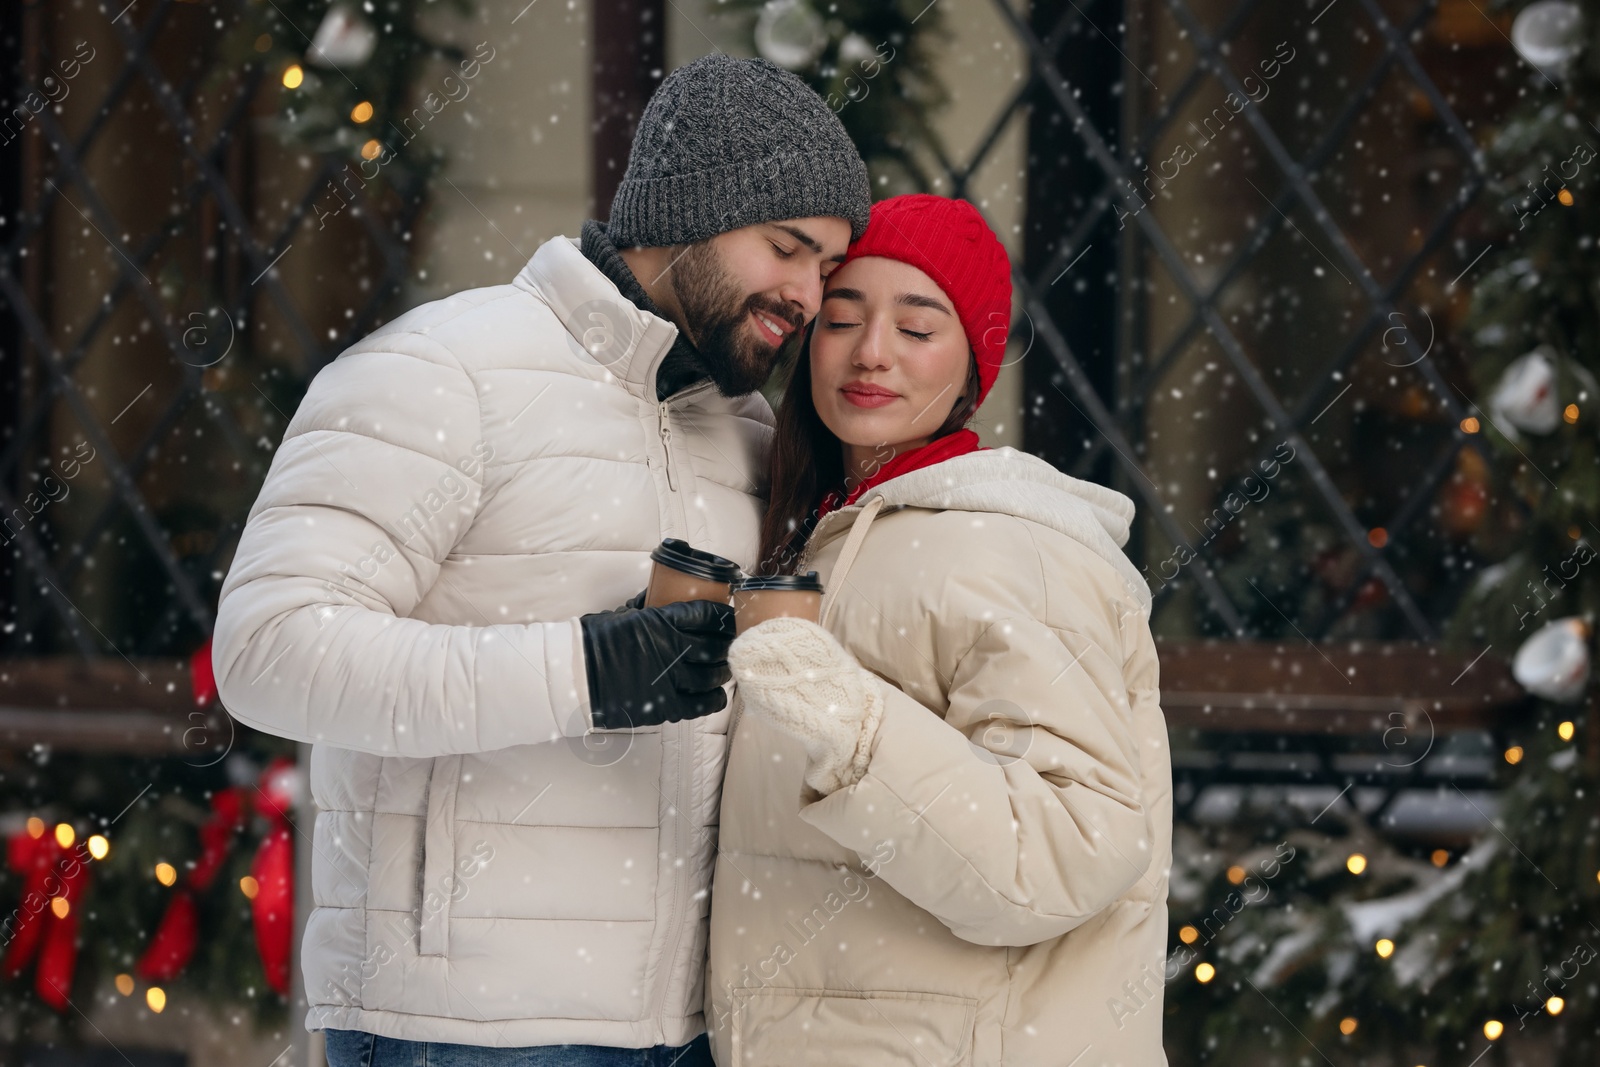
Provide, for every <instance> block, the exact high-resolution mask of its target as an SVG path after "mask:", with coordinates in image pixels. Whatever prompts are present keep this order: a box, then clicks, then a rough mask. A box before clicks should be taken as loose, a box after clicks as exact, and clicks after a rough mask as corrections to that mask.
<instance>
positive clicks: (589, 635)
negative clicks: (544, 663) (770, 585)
mask: <svg viewBox="0 0 1600 1067" xmlns="http://www.w3.org/2000/svg"><path fill="white" fill-rule="evenodd" d="M634 600H636V601H638V602H639V603H640V604H641V605H642V604H643V602H644V594H643V593H640V594H639V595H638V596H637V597H635V598H634ZM578 623H579V626H580V627H581V628H582V630H583V660H584V670H585V674H586V676H587V678H588V682H589V705H590V708H591V709H592V710H591V712H590V717H591V720H592V722H593V724H594V727H595V729H597V730H617V729H629V728H633V727H639V726H655V725H658V724H660V723H664V722H678V721H679V720H681V719H694V718H699V717H700V716H702V715H711V714H714V713H715V712H718V711H721V710H722V709H723V708H724V707H726V706H727V703H728V695H727V693H725V692H724V691H723V689H722V686H723V685H724V684H726V683H727V682H728V680H729V679H730V678H731V677H732V675H731V674H730V673H729V672H728V645H729V644H730V643H731V642H732V641H733V632H734V630H733V608H732V607H730V606H729V605H727V604H719V603H717V602H716V601H714V600H686V601H681V602H679V603H676V604H666V605H663V606H662V607H658V608H646V607H638V608H634V606H633V601H629V602H628V604H626V605H624V607H623V608H618V609H615V610H613V611H602V612H598V613H595V614H592V615H584V616H581V617H580V618H579V619H578Z"/></svg>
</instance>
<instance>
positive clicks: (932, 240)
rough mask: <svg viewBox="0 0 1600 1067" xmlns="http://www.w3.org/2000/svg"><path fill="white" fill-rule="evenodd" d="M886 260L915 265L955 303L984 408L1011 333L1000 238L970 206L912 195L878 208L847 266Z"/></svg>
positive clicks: (927, 195) (1008, 266) (1007, 282)
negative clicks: (872, 258) (867, 260)
mask: <svg viewBox="0 0 1600 1067" xmlns="http://www.w3.org/2000/svg"><path fill="white" fill-rule="evenodd" d="M863 256H883V257H884V258H886V259H898V260H899V261H900V262H902V263H909V264H911V265H912V266H913V267H916V268H917V269H918V270H920V271H922V272H923V273H924V274H926V275H927V276H928V277H930V278H932V279H933V280H934V281H935V282H937V283H938V285H939V288H941V289H943V290H944V292H945V295H946V296H948V297H949V298H950V299H951V300H952V301H953V302H954V303H955V305H956V316H957V317H958V318H959V319H960V320H961V328H962V329H963V330H965V331H966V334H967V343H968V344H970V345H971V346H972V352H973V355H974V356H976V357H977V362H978V380H979V381H980V382H981V383H982V386H981V387H980V388H979V390H978V403H980V404H981V403H983V398H984V397H986V396H988V395H989V387H990V386H992V385H994V380H995V379H996V378H997V377H999V375H1000V364H1001V363H1002V362H1004V361H1005V354H1006V338H1007V337H1009V336H1010V334H1011V261H1010V259H1008V258H1007V257H1006V250H1005V248H1004V247H1003V246H1002V245H1001V244H1000V239H999V238H998V237H996V236H995V235H994V231H993V230H991V229H989V224H988V223H986V222H984V221H983V216H982V215H980V214H978V209H977V208H975V207H973V206H972V205H971V204H969V203H967V202H966V201H965V200H951V199H949V198H948V197H943V196H933V195H932V194H930V193H911V194H909V195H907V196H892V197H890V198H889V199H887V200H880V201H878V202H877V203H876V204H873V205H872V217H871V220H870V221H869V222H868V223H867V232H866V233H864V234H862V235H861V239H860V240H859V241H856V242H855V243H854V244H852V245H851V246H850V250H849V251H848V252H847V253H845V257H844V261H845V262H846V263H848V262H850V261H851V260H852V259H860V258H862V257H863Z"/></svg>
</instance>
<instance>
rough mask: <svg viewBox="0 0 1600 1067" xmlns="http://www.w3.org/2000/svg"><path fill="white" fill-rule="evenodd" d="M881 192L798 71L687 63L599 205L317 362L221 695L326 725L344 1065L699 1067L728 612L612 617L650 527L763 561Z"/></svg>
mask: <svg viewBox="0 0 1600 1067" xmlns="http://www.w3.org/2000/svg"><path fill="white" fill-rule="evenodd" d="M869 200H870V193H869V187H868V182H867V174H866V168H865V166H864V165H863V164H862V162H861V158H860V156H859V155H858V154H857V152H856V150H855V148H854V146H853V145H851V143H850V141H849V138H848V137H847V136H846V135H845V132H844V128H843V127H842V126H841V125H840V123H839V121H838V119H837V117H836V116H835V115H834V114H833V113H832V112H831V111H830V110H829V109H828V108H827V107H826V106H824V104H823V103H822V101H821V100H820V99H818V98H817V96H816V95H815V94H814V93H812V92H811V91H810V90H809V89H808V88H807V87H806V86H805V85H804V84H803V83H802V82H800V81H799V80H798V79H797V78H795V77H794V76H793V75H791V74H788V73H787V72H785V71H783V70H781V69H779V68H777V67H775V66H773V65H771V64H769V63H766V62H764V61H760V60H734V59H730V58H728V57H726V56H723V55H713V56H708V57H707V58H705V59H703V60H699V61H697V62H695V63H692V64H690V65H688V66H686V67H684V68H682V69H680V70H678V71H676V72H674V73H673V74H672V75H671V76H670V77H668V78H667V79H666V80H665V81H664V82H663V83H662V84H661V86H660V88H659V89H658V91H657V92H656V94H655V96H654V97H653V98H652V100H651V102H650V104H649V106H648V107H647V108H646V110H645V112H644V114H643V116H642V118H641V120H640V125H639V130H638V134H637V136H636V138H635V140H634V144H633V150H632V153H631V155H630V158H629V161H628V169H627V172H626V174H625V176H624V179H623V182H622V185H621V187H620V188H619V189H618V191H617V196H616V199H615V201H614V202H613V203H612V206H611V213H610V218H609V220H608V222H607V224H606V225H605V226H604V227H602V226H601V225H600V224H598V223H596V222H594V221H590V222H587V223H585V225H584V227H583V232H582V239H581V241H580V242H574V241H573V240H571V239H569V238H565V237H561V238H556V239H554V240H551V241H549V242H547V243H545V244H544V245H542V246H540V248H539V249H538V251H537V252H536V253H535V254H534V256H533V258H532V259H531V260H530V261H529V262H528V264H527V265H526V266H525V267H524V268H523V269H522V271H521V273H519V274H518V275H517V277H516V278H515V279H514V280H513V281H512V283H511V284H509V285H500V286H491V287H489V288H485V289H477V290H472V291H469V292H464V293H459V294H457V295H455V296H452V297H449V298H447V299H444V300H440V301H437V302H435V303H431V304H427V305H425V306H423V307H420V308H417V309H415V310H413V311H411V312H409V313H408V314H406V315H403V316H401V317H400V318H398V319H396V320H395V321H394V322H393V323H390V324H389V325H388V326H386V327H384V328H382V329H380V330H378V331H377V332H376V333H374V334H372V335H371V336H369V337H367V338H366V339H364V340H363V341H361V342H360V343H358V344H356V345H355V346H353V347H352V348H351V349H349V350H348V351H347V352H345V353H344V354H343V355H341V356H340V358H339V359H337V360H335V361H334V362H333V363H331V364H330V365H329V366H327V367H326V368H324V369H323V371H322V372H321V373H320V374H318V375H317V377H316V379H315V380H314V381H313V382H312V384H311V388H310V391H309V392H308V393H307V394H306V397H305V399H304V400H303V401H302V402H301V404H300V407H299V410H298V411H297V412H296V413H295V417H294V419H293V420H292V421H291V422H290V424H289V427H288V429H287V431H286V432H285V434H284V439H283V444H282V446H281V447H280V448H279V450H278V453H277V455H276V456H275V457H274V460H273V463H272V469H271V471H270V472H269V474H268V476H267V480H266V483H265V485H264V486H263V487H262V490H261V495H260V498H259V499H258V500H257V501H256V503H255V506H254V507H253V508H252V509H251V512H250V516H249V521H248V524H247V525H246V527H245V530H244V533H243V535H242V537H241V539H240V543H239V548H238V551H237V554H236V556H235V559H234V561H233V565H232V568H231V570H230V571H229V574H228V578H227V581H226V582H225V583H224V585H223V590H222V598H221V604H220V605H219V608H218V614H217V627H216V634H215V641H214V653H213V661H214V664H215V667H216V674H217V680H218V686H219V689H220V692H221V695H222V700H223V702H224V704H225V705H226V706H227V707H228V709H229V710H230V711H231V712H232V713H233V714H234V715H235V716H236V717H237V718H239V719H240V720H242V721H244V722H246V723H249V724H250V725H252V726H255V727H257V728H259V729H262V730H266V731H269V732H271V733H274V734H279V735H281V736H284V737H291V738H295V739H297V740H301V741H308V742H311V743H312V744H313V746H314V747H313V749H312V753H311V765H310V776H311V788H312V794H313V796H314V798H315V800H316V803H317V807H318V809H319V812H318V815H317V823H316V828H315V834H314V838H313V847H314V848H315V856H314V858H313V864H314V875H313V882H312V892H313V896H314V900H315V905H316V907H315V910H314V911H313V913H312V915H311V919H310V922H309V925H308V928H307V930H306V938H305V946H304V973H305V981H306V991H307V995H308V997H309V1000H310V1005H311V1007H310V1012H309V1014H308V1015H307V1018H306V1026H307V1027H308V1028H309V1029H313V1030H316V1029H326V1030H327V1037H328V1050H329V1059H330V1063H332V1064H333V1065H334V1067H343V1065H344V1064H355V1063H359V1064H361V1065H362V1067H384V1065H386V1064H391V1063H398V1062H402V1060H403V1062H405V1063H407V1064H410V1063H412V1062H414V1061H415V1062H424V1061H425V1062H427V1063H430V1064H435V1065H438V1064H451V1063H457V1062H459V1063H468V1062H470V1063H472V1064H513V1063H514V1064H519V1065H531V1064H585V1065H587V1064H630V1065H632V1064H640V1065H642V1064H658V1063H659V1064H662V1065H666V1064H674V1063H675V1064H677V1067H691V1065H694V1064H709V1063H710V1062H711V1061H710V1058H709V1053H708V1052H707V1049H706V1040H705V1037H704V1030H705V1022H704V1017H703V1014H702V983H703V970H704V960H705V951H706V934H707V925H706V919H707V909H708V892H709V885H710V875H711V861H712V851H713V847H714V842H715V833H714V826H715V823H716V819H717V802H718V793H719V790H720V784H721V780H722V770H723V757H724V755H725V730H726V722H727V711H726V704H727V695H726V692H725V690H724V689H723V686H724V685H725V683H727V681H728V679H729V674H728V669H727V660H726V655H727V647H728V643H729V641H730V640H731V638H732V627H731V624H730V616H731V609H730V608H728V607H727V606H726V605H721V604H714V603H712V602H710V601H694V602H690V603H684V604H674V605H669V606H667V607H664V608H642V607H640V605H641V604H642V599H641V598H639V597H635V598H634V599H633V600H632V601H630V603H629V605H628V606H625V607H623V608H620V609H617V610H614V611H605V610H602V609H605V608H607V607H609V606H610V605H614V604H617V603H619V602H621V601H623V600H624V598H626V597H627V596H628V594H630V593H635V592H636V591H637V590H639V589H641V588H642V587H643V586H644V584H645V581H646V578H647V575H648V570H649V567H650V560H649V552H650V550H651V549H652V548H654V547H655V546H656V545H657V544H659V543H660V541H661V540H662V538H663V537H679V538H683V539H684V540H686V541H688V542H689V543H690V544H691V545H693V546H694V547H696V548H700V549H706V550H709V551H711V552H715V553H717V554H718V555H722V556H726V557H728V558H730V559H733V560H734V561H736V562H738V563H739V564H740V565H742V566H744V567H746V568H753V567H754V566H755V563H756V553H757V540H758V523H759V518H760V515H761V513H762V510H763V507H764V499H763V498H764V495H765V492H766V487H765V477H764V473H765V463H766V449H767V446H768V442H769V439H770V437H771V432H772V412H771V409H770V408H769V406H768V405H767V403H766V402H765V400H763V399H762V397H761V395H760V394H759V393H757V392H755V390H756V389H757V387H758V386H759V385H760V384H761V383H762V382H763V381H764V380H765V379H766V377H767V375H768V373H769V372H770V371H771V369H772V367H773V365H774V362H775V360H776V358H777V354H778V351H779V349H780V347H781V346H782V345H783V344H784V343H785V342H786V341H787V340H789V339H790V338H791V337H793V336H794V334H795V333H796V332H797V331H799V330H800V329H801V328H802V327H803V325H804V324H805V323H806V322H807V321H808V320H809V319H811V318H812V317H813V316H814V315H815V314H816V313H817V309H818V306H819V304H820V302H821V296H822V279H823V277H824V276H825V274H826V273H827V272H828V271H829V270H831V269H832V267H833V265H834V264H836V263H837V262H838V261H840V260H841V259H842V258H843V255H844V252H845V249H846V246H847V244H848V242H849V241H850V239H851V238H852V237H854V236H859V235H860V234H861V232H862V231H863V230H864V229H865V227H866V222H867V215H868V210H869ZM601 727H604V729H603V730H601V729H600V728H601ZM424 1044H425V1047H424ZM461 1046H476V1047H469V1048H462V1047H461ZM452 1057H456V1058H452Z"/></svg>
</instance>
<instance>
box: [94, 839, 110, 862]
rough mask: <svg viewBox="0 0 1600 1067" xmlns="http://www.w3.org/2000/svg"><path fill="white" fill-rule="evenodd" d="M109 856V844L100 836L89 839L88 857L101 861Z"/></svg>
mask: <svg viewBox="0 0 1600 1067" xmlns="http://www.w3.org/2000/svg"><path fill="white" fill-rule="evenodd" d="M110 854H111V842H110V841H107V840H106V839H105V837H104V836H103V835H101V834H95V835H94V836H93V837H91V838H89V855H91V856H93V857H94V858H95V859H97V860H103V859H105V858H106V857H107V856H109V855H110Z"/></svg>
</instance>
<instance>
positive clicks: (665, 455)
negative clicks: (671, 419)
mask: <svg viewBox="0 0 1600 1067" xmlns="http://www.w3.org/2000/svg"><path fill="white" fill-rule="evenodd" d="M656 418H657V419H659V420H660V427H661V457H662V462H664V463H665V464H666V467H667V488H668V489H671V490H672V491H673V492H677V491H678V484H677V483H676V482H674V481H673V480H672V426H671V424H670V423H668V422H667V402H666V401H665V400H662V401H659V402H658V403H657V404H656Z"/></svg>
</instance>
